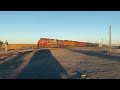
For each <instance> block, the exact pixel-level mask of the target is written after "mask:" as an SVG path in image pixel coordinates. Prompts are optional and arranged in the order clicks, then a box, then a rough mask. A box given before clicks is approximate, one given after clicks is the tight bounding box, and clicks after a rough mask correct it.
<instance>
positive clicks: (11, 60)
mask: <svg viewBox="0 0 120 90" xmlns="http://www.w3.org/2000/svg"><path fill="white" fill-rule="evenodd" d="M0 57H2V56H0ZM0 79H120V53H119V50H117V53H114V52H112V53H108V52H106V51H105V49H104V50H103V49H101V48H80V47H75V48H73V47H69V48H45V49H39V50H34V51H29V52H26V53H22V52H21V53H18V54H14V55H11V56H8V57H7V58H2V59H0Z"/></svg>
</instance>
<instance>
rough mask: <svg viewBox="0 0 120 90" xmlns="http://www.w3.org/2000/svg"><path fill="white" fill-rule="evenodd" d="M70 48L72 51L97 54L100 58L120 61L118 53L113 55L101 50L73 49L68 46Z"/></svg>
mask: <svg viewBox="0 0 120 90" xmlns="http://www.w3.org/2000/svg"><path fill="white" fill-rule="evenodd" d="M68 49H69V50H71V51H74V52H78V53H82V54H85V55H89V56H95V57H99V58H104V59H109V60H115V61H118V62H120V56H118V55H111V54H108V53H106V52H99V51H98V52H97V51H91V50H73V49H71V48H68Z"/></svg>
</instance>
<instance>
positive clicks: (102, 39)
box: [102, 38, 103, 47]
mask: <svg viewBox="0 0 120 90" xmlns="http://www.w3.org/2000/svg"><path fill="white" fill-rule="evenodd" d="M102 47H103V38H102Z"/></svg>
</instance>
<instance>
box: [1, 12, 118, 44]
mask: <svg viewBox="0 0 120 90" xmlns="http://www.w3.org/2000/svg"><path fill="white" fill-rule="evenodd" d="M110 25H111V30H112V44H120V11H0V40H2V41H3V42H5V40H7V41H8V42H9V43H11V44H17V43H18V44H20V43H21V44H22V43H23V44H24V43H25V44H36V43H37V41H38V40H39V39H40V38H53V39H61V40H74V41H83V42H94V43H99V42H101V40H102V38H103V43H104V44H108V41H109V26H110Z"/></svg>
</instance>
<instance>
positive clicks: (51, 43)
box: [37, 38, 99, 48]
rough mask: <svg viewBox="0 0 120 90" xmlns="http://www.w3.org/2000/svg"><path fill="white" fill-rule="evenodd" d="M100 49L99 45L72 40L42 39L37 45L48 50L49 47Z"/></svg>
mask: <svg viewBox="0 0 120 90" xmlns="http://www.w3.org/2000/svg"><path fill="white" fill-rule="evenodd" d="M68 46H73V47H98V46H99V45H98V44H97V43H88V42H78V41H72V40H58V39H50V38H40V40H39V41H38V43H37V47H38V48H47V47H56V48H57V47H68Z"/></svg>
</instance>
